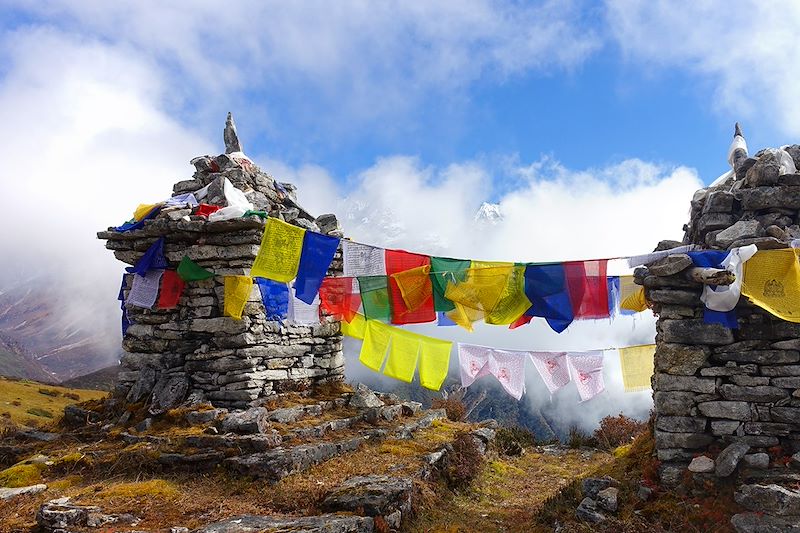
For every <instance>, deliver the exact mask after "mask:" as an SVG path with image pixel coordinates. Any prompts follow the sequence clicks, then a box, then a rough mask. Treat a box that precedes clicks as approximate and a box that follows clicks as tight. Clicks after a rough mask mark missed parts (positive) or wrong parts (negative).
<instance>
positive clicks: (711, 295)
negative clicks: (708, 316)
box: [700, 244, 758, 313]
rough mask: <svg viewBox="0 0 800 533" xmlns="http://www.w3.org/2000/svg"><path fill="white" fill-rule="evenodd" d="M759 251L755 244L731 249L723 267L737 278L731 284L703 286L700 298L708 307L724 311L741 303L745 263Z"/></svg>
mask: <svg viewBox="0 0 800 533" xmlns="http://www.w3.org/2000/svg"><path fill="white" fill-rule="evenodd" d="M757 251H758V247H757V246H756V245H755V244H751V245H749V246H742V247H740V248H734V249H733V250H731V251H730V253H729V254H728V257H726V258H725V260H724V261H722V268H724V269H725V270H727V271H728V272H731V273H733V275H734V276H736V279H735V280H734V282H733V283H731V284H730V285H717V286H715V287H712V286H710V285H706V286H705V287H704V288H703V294H701V295H700V300H702V302H703V303H704V304H705V305H706V307H708V308H709V309H711V310H712V311H720V312H723V313H727V312H728V311H732V310H733V309H734V308H735V307H736V304H737V303H739V297H740V296H741V295H742V281H743V278H744V263H745V262H746V261H747V260H748V259H750V258H751V257H753V256H754V255H755V254H756V252H757Z"/></svg>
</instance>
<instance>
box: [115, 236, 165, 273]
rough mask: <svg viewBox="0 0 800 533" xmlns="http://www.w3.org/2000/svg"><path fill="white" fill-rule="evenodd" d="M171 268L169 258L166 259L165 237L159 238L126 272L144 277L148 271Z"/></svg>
mask: <svg viewBox="0 0 800 533" xmlns="http://www.w3.org/2000/svg"><path fill="white" fill-rule="evenodd" d="M168 266H169V263H168V262H167V258H166V257H164V237H160V238H158V239H157V240H156V241H155V242H154V243H153V244H151V245H150V247H149V248H148V249H147V251H146V252H145V253H144V254H143V255H142V257H140V258H139V260H138V261H136V264H135V265H134V266H132V267H126V268H125V271H126V272H131V273H134V274H139V275H140V276H144V275H145V273H146V272H147V271H148V270H152V269H156V268H157V269H162V270H163V269H165V268H167V267H168Z"/></svg>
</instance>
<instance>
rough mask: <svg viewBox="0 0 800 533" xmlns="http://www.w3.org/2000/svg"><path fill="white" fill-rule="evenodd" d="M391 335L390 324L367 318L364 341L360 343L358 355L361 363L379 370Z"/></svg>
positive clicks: (376, 370)
mask: <svg viewBox="0 0 800 533" xmlns="http://www.w3.org/2000/svg"><path fill="white" fill-rule="evenodd" d="M391 336H392V327H391V326H387V325H386V324H384V323H383V322H378V321H377V320H367V328H366V332H365V333H364V342H363V343H361V353H360V355H359V356H358V360H359V361H361V364H363V365H364V366H366V367H367V368H369V369H371V370H374V371H375V372H380V371H381V366H383V360H384V359H385V358H386V350H388V349H389V339H391Z"/></svg>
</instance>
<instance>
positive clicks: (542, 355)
mask: <svg viewBox="0 0 800 533" xmlns="http://www.w3.org/2000/svg"><path fill="white" fill-rule="evenodd" d="M530 356H531V361H533V366H535V367H536V370H538V371H539V375H540V376H542V381H544V384H545V386H546V387H547V390H549V391H550V394H553V393H554V392H556V391H557V390H559V389H560V388H562V387H563V386H564V385H566V384H567V383H569V381H570V379H569V368H568V367H567V352H530Z"/></svg>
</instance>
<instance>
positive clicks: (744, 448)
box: [714, 442, 750, 477]
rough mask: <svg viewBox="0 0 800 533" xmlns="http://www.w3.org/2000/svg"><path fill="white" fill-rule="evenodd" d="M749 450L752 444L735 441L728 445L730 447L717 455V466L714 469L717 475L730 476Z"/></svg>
mask: <svg viewBox="0 0 800 533" xmlns="http://www.w3.org/2000/svg"><path fill="white" fill-rule="evenodd" d="M749 450H750V445H749V444H745V443H743V442H734V443H733V444H730V445H728V447H726V448H725V449H724V450H722V451H721V452H720V453H719V455H718V456H717V461H716V468H715V470H714V473H715V474H716V476H717V477H728V476H730V475H731V474H733V472H734V470H736V467H737V466H738V464H739V461H741V460H742V458H744V456H745V454H747V452H748V451H749Z"/></svg>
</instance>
